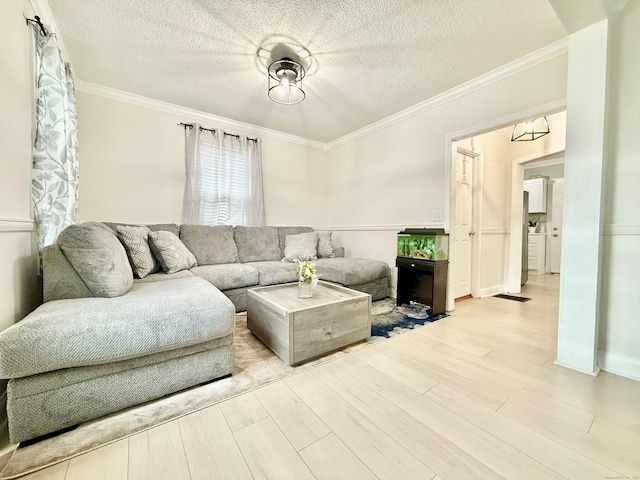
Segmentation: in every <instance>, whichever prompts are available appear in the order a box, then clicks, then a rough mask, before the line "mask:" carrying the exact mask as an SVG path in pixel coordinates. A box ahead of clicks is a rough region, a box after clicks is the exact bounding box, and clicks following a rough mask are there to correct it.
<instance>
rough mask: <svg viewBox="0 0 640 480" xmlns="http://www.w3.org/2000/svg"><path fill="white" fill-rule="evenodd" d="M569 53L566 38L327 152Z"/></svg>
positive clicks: (335, 144) (336, 143) (336, 142)
mask: <svg viewBox="0 0 640 480" xmlns="http://www.w3.org/2000/svg"><path fill="white" fill-rule="evenodd" d="M568 51H569V38H568V37H566V38H563V39H562V40H558V41H557V42H555V43H552V44H550V45H547V46H546V47H543V48H541V49H539V50H536V51H535V52H532V53H530V54H528V55H525V56H524V57H520V58H518V59H517V60H514V61H513V62H510V63H507V64H505V65H502V66H501V67H498V68H496V69H494V70H491V71H490V72H488V73H485V74H484V75H480V76H479V77H476V78H474V79H472V80H469V81H468V82H465V83H462V84H460V85H458V86H457V87H454V88H452V89H450V90H447V91H446V92H443V93H441V94H439V95H436V96H434V97H431V98H430V99H428V100H425V101H424V102H420V103H418V104H416V105H414V106H412V107H409V108H407V109H405V110H402V111H400V112H398V113H395V114H393V115H391V116H389V117H387V118H384V119H382V120H380V121H378V122H375V123H372V124H370V125H367V126H366V127H363V128H361V129H359V130H356V131H355V132H352V133H349V134H347V135H345V136H343V137H340V138H338V139H337V140H333V141H332V142H329V143H328V144H327V148H326V149H325V150H327V149H329V150H330V149H333V148H336V147H339V146H341V145H344V144H346V143H349V142H351V141H353V140H355V139H357V138H360V137H364V136H365V135H369V134H371V133H373V132H376V131H378V130H381V129H383V128H386V127H388V126H390V125H393V124H395V123H398V122H401V121H403V120H406V119H408V118H411V117H413V116H415V115H418V114H420V113H423V112H426V111H428V110H432V109H434V108H436V107H438V106H440V105H443V104H444V103H447V102H450V101H452V100H455V99H456V98H459V97H461V96H463V95H467V94H469V93H471V92H473V91H475V90H478V89H480V88H483V87H486V86H487V85H490V84H492V83H495V82H498V81H500V80H502V79H504V78H507V77H509V76H511V75H515V74H516V73H519V72H521V71H523V70H526V69H527V68H531V67H533V66H535V65H538V64H540V63H543V62H545V61H547V60H550V59H552V58H555V57H557V56H559V55H563V54H565V53H567V52H568Z"/></svg>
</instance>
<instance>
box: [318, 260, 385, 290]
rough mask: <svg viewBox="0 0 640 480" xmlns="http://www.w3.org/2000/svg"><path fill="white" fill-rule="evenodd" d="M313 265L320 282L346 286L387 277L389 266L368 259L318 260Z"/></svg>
mask: <svg viewBox="0 0 640 480" xmlns="http://www.w3.org/2000/svg"><path fill="white" fill-rule="evenodd" d="M315 264H316V270H317V271H318V274H320V278H321V279H322V280H327V281H329V282H335V283H340V284H341V285H346V286H349V285H360V284H362V283H367V282H370V281H372V280H377V279H378V278H384V277H387V276H389V265H387V264H386V263H385V262H381V261H380V260H371V259H368V258H355V257H350V258H337V257H336V258H319V259H318V260H316V261H315Z"/></svg>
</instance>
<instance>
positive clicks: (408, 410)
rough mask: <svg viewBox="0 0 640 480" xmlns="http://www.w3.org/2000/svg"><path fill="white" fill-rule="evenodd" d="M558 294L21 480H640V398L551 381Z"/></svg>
mask: <svg viewBox="0 0 640 480" xmlns="http://www.w3.org/2000/svg"><path fill="white" fill-rule="evenodd" d="M558 282H559V277H558V276H552V275H544V276H538V277H536V276H533V277H532V278H531V280H530V281H529V283H528V284H527V286H526V287H525V288H524V290H523V293H522V295H524V296H529V297H531V298H532V300H531V301H529V302H526V303H520V302H515V301H510V300H505V299H497V298H486V299H482V300H478V299H469V300H464V301H462V302H459V303H458V304H456V309H455V312H453V313H452V315H451V316H450V317H449V318H446V319H444V320H441V321H439V322H435V323H433V324H430V325H427V326H424V327H420V328H416V330H414V331H412V332H409V333H406V334H404V335H400V336H398V337H395V338H393V339H391V340H389V341H386V342H383V343H380V344H378V345H376V346H373V347H370V348H367V349H363V350H361V351H358V352H356V353H352V354H350V355H347V356H345V357H342V358H340V359H338V360H336V361H333V362H330V363H328V364H325V365H323V366H321V367H318V368H315V369H312V370H309V371H306V372H303V373H300V374H297V375H293V376H291V377H289V378H286V379H284V380H280V381H278V382H275V383H273V384H271V385H268V386H265V387H262V388H260V389H258V390H255V391H253V392H249V393H246V394H244V395H242V396H239V397H236V398H234V399H232V400H229V401H226V402H224V403H221V404H219V405H215V406H212V407H210V408H207V409H205V410H202V411H200V412H196V413H194V414H192V415H189V416H186V417H184V418H181V419H179V420H176V421H173V422H170V423H167V424H165V425H161V426H158V427H157V428H154V429H151V430H148V431H146V432H143V433H140V434H138V435H135V436H133V437H131V438H128V439H124V440H121V441H119V442H117V443H114V444H112V445H108V446H106V447H103V448H100V449H98V450H95V451H93V452H90V453H87V454H85V455H82V456H80V457H77V458H74V459H72V460H70V461H68V462H65V463H63V464H60V465H56V466H54V467H51V468H49V469H46V470H43V471H41V472H38V473H35V474H32V475H29V476H26V477H24V478H27V479H30V480H36V479H50V480H65V479H66V480H71V479H81V478H83V479H85V478H91V479H93V480H106V479H113V480H121V479H122V480H124V479H130V480H133V479H136V480H137V479H140V480H142V479H150V480H151V479H152V480H162V479H177V480H196V479H214V478H215V479H226V478H230V479H235V478H242V479H251V478H254V479H263V478H264V479H266V478H271V479H289V478H290V479H306V478H309V479H314V478H317V479H340V478H344V479H349V480H351V479H375V478H380V479H386V478H393V479H428V480H464V479H469V480H472V479H473V480H477V479H501V478H504V479H517V480H521V479H525V478H528V479H534V480H540V479H547V478H550V479H562V478H569V479H578V480H587V479H594V480H595V479H598V480H603V479H623V478H624V479H639V478H640V402H639V399H640V383H639V382H633V381H631V380H627V379H624V378H621V377H616V376H615V375H611V374H608V373H605V372H602V373H600V375H599V376H598V377H591V376H588V375H584V374H580V373H577V372H574V371H571V370H567V369H564V368H562V367H558V366H556V365H554V363H553V362H554V359H555V351H556V334H557V312H558Z"/></svg>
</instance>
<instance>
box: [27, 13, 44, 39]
mask: <svg viewBox="0 0 640 480" xmlns="http://www.w3.org/2000/svg"><path fill="white" fill-rule="evenodd" d="M26 20H27V25H29V23H35V24H37V25H38V26H39V27H40V33H41V34H42V36H43V37H46V36H47V35H49V34H48V33H47V30H46V29H45V28H44V25H43V24H42V21H40V17H39V16H38V15H36V16H35V20H34V19H33V18H27V19H26Z"/></svg>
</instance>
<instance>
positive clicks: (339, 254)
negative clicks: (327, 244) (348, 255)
mask: <svg viewBox="0 0 640 480" xmlns="http://www.w3.org/2000/svg"><path fill="white" fill-rule="evenodd" d="M333 253H334V255H335V256H336V257H344V247H333Z"/></svg>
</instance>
